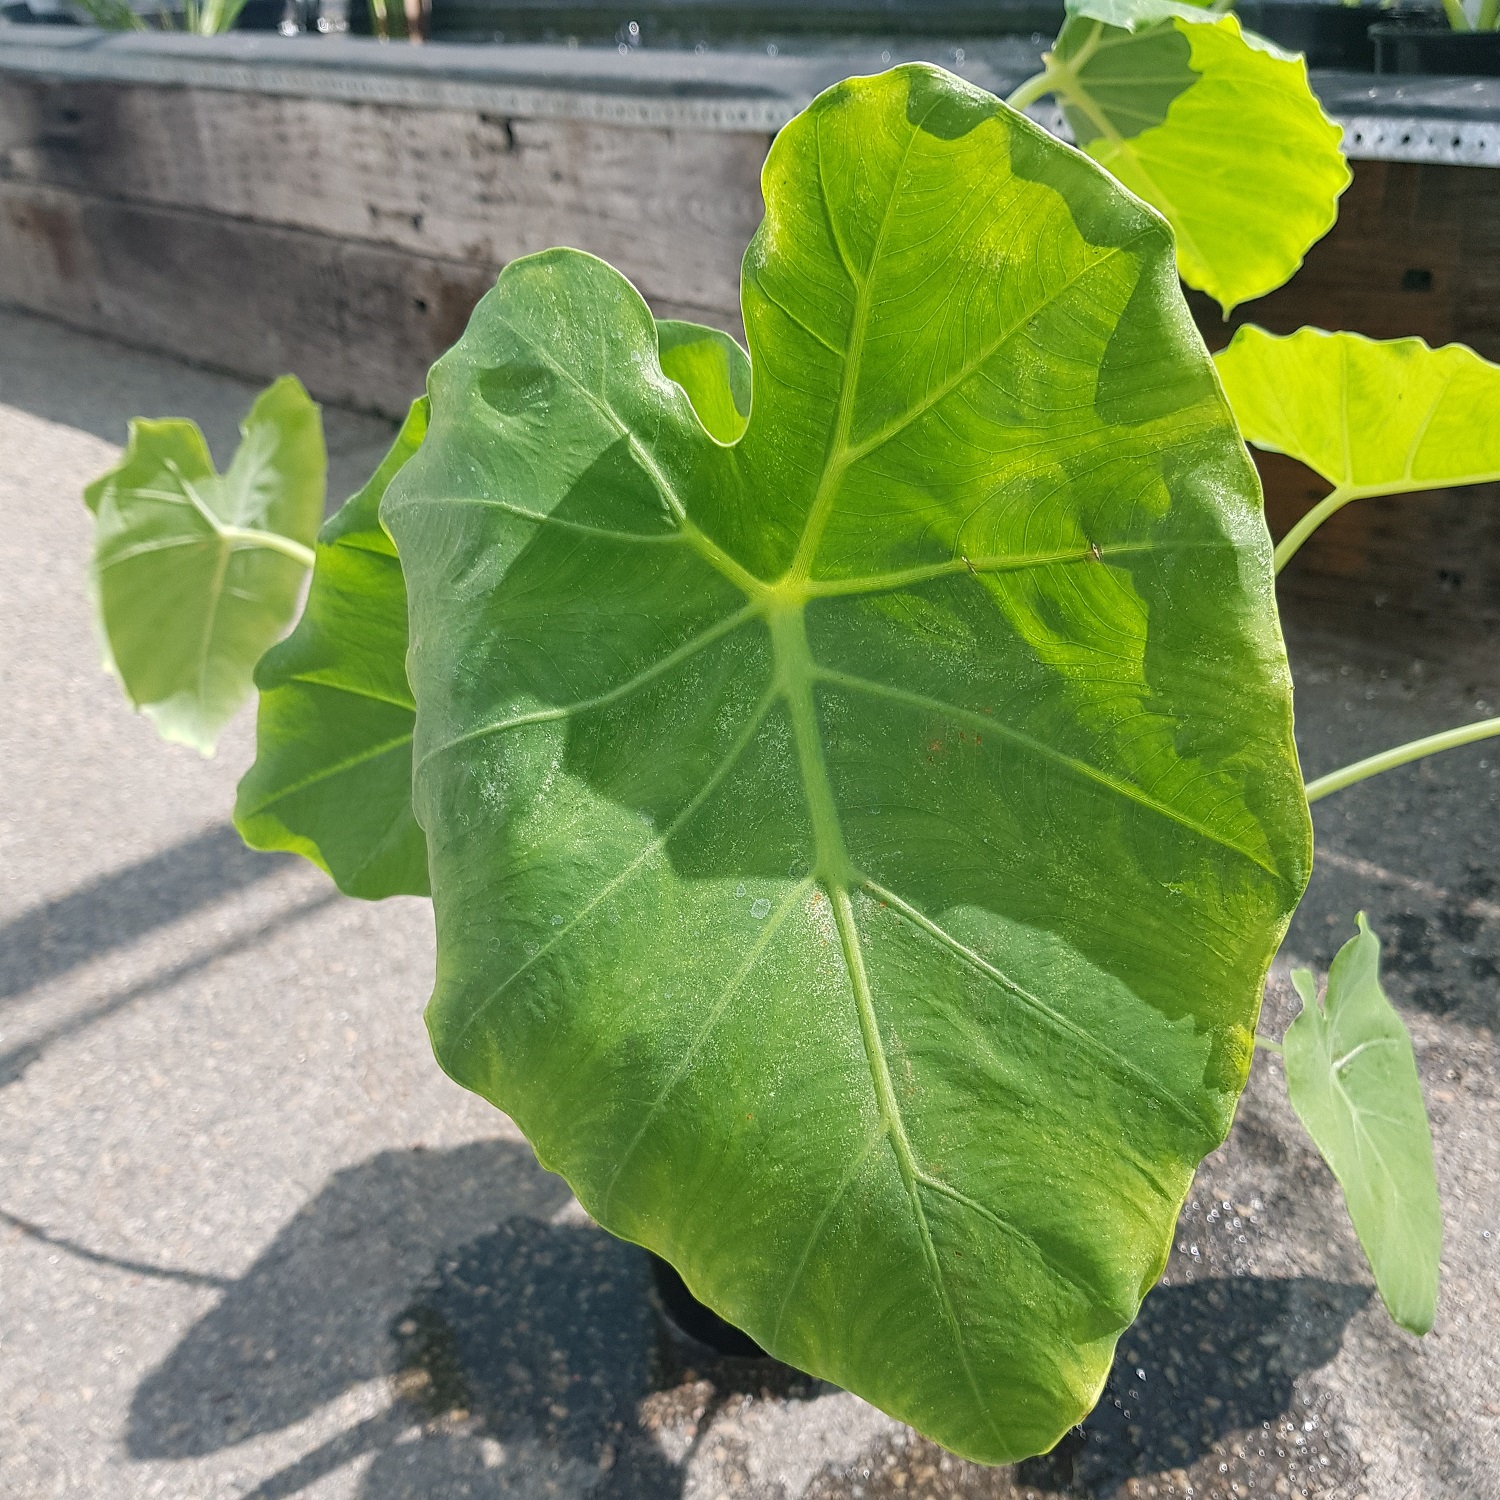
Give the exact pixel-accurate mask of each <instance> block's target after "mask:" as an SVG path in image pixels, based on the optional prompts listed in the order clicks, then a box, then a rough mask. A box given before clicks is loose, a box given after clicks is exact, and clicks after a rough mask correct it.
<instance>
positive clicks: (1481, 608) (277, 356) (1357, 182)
mask: <svg viewBox="0 0 1500 1500" xmlns="http://www.w3.org/2000/svg"><path fill="white" fill-rule="evenodd" d="M770 139H771V134H770V130H769V128H758V127H757V128H726V127H725V126H724V125H723V124H722V123H719V124H717V125H714V126H712V127H710V126H707V125H701V124H700V125H694V124H692V123H686V124H668V125H663V124H650V123H641V122H639V121H635V122H630V121H620V120H605V119H599V118H562V117H555V116H547V117H532V116H529V115H527V114H525V113H524V112H518V111H516V110H510V109H499V108H496V109H489V108H480V107H457V106H453V105H452V104H451V103H443V102H442V101H441V99H439V100H438V102H436V103H433V102H428V103H401V102H391V101H390V100H365V99H358V98H349V97H329V96H318V95H315V94H307V93H299V92H298V91H297V90H296V89H291V90H286V89H283V90H282V91H281V92H277V91H276V90H274V89H272V90H270V91H268V92H261V91H256V90H254V89H252V88H248V87H246V88H226V87H211V86H196V85H193V84H181V83H152V82H141V81H126V82H121V81H110V80H101V79H98V78H78V77H68V78H64V77H49V76H46V75H45V74H34V73H33V74H26V73H22V72H0V302H6V303H9V304H11V305H15V306H19V307H22V308H25V309H28V310H31V311H34V312H39V313H44V314H47V315H50V316H53V317H56V318H59V319H61V320H63V321H66V322H68V323H71V324H74V325H76V326H78V327H82V328H85V329H89V330H92V331H96V332H101V333H106V334H109V335H112V336H114V337H117V338H119V339H121V340H124V341H126V342H129V343H132V344H136V345H140V346H144V347H148V348H152V349H157V350H161V351H163V352H167V353H171V354H174V355H178V356H180V357H183V358H186V359H190V360H194V361H197V362H199V363H203V364H206V365H211V366H216V367H219V368H222V369H226V370H229V371H233V372H235V373H238V374H243V375H247V376H250V377H253V378H257V379H261V378H270V377H271V376H274V375H276V374H279V373H281V372H283V371H287V370H292V371H295V372H296V373H297V374H298V375H300V376H301V377H302V379H303V380H304V381H305V382H306V383H307V385H308V386H309V388H310V389H311V390H312V391H313V392H314V393H315V394H316V395H317V396H319V397H320V398H322V399H324V400H329V401H333V402H338V403H341V404H346V405H350V406H355V407H362V408H368V409H373V410H376V411H380V412H384V413H386V414H388V415H391V416H397V415H399V414H400V413H401V412H403V411H404V409H405V407H406V404H407V402H408V401H409V400H410V398H411V397H412V396H413V395H414V394H416V393H417V392H418V391H419V390H420V389H421V387H422V382H423V377H424V375H425V372H426V370H427V367H428V366H429V365H430V364H431V362H432V361H433V360H434V359H435V358H436V357H437V356H438V355H439V354H440V353H441V352H442V351H443V350H444V349H445V348H446V347H447V346H448V345H449V344H450V343H451V342H452V341H453V340H454V339H455V338H456V337H457V335H458V333H459V332H460V331H461V329H462V327H463V324H464V321H465V320H466V318H467V317H468V314H469V311H470V310H471V308H472V307H473V305H474V303H475V302H476V301H477V300H478V298H479V297H480V296H482V295H483V293H484V291H485V289H486V288H487V287H488V286H489V285H490V284H491V282H492V281H493V278H494V276H495V275H496V274H497V273H498V271H499V270H500V268H501V267H502V266H503V265H505V264H506V262H508V261H509V260H511V259H513V258H514V257H515V256H518V255H524V254H527V253H530V252H532V251H536V250H540V249H544V248H546V247H548V246H551V245H572V246H575V247H577V248H579V249H583V250H588V251H591V252H593V253H594V254H597V255H600V256H602V257H603V258H604V259H606V260H608V261H609V262H610V263H611V264H613V265H615V266H618V267H619V268H620V269H621V270H622V271H623V272H624V273H625V274H626V275H627V276H629V277H630V278H631V280H632V281H633V282H634V283H635V284H636V286H637V287H639V288H640V290H641V292H642V294H643V295H644V296H645V297H646V299H647V301H648V302H650V303H651V305H652V307H653V308H654V309H655V310H656V311H657V312H658V314H661V315H667V316H677V317H688V318H694V319H696V320H699V321H702V322H708V323H713V324H716V325H718V326H720V327H724V328H728V329H730V330H731V331H734V332H736V333H739V332H740V331H741V328H740V320H739V266H740V258H741V256H742V254H743V252H744V248H745V245H746V243H747V242H748V240H749V238H750V236H751V234H752V233H753V232H754V229H755V226H756V224H757V223H758V222H759V220H760V216H761V211H762V205H761V197H760V185H759V175H760V169H761V165H762V163H763V161H764V158H765V154H766V151H767V149H768V147H769V143H770ZM1354 165H1355V177H1354V184H1353V186H1352V187H1351V188H1350V190H1349V192H1348V194H1347V195H1346V196H1345V198H1344V201H1343V204H1342V212H1341V215H1340V218H1339V222H1338V224H1337V226H1336V227H1335V229H1334V230H1333V232H1332V233H1331V234H1329V235H1328V236H1327V238H1326V239H1324V240H1323V241H1322V242H1320V243H1319V244H1318V245H1316V246H1314V247H1313V249H1312V251H1311V252H1310V254H1309V255H1308V258H1307V263H1306V265H1305V266H1304V267H1303V269H1302V271H1301V272H1300V273H1299V274H1298V276H1297V277H1296V278H1295V279H1294V280H1293V281H1292V282H1291V283H1290V284H1289V285H1288V286H1286V287H1284V288H1283V289H1281V290H1280V291H1278V292H1276V293H1274V294H1272V295H1271V296H1269V297H1266V298H1263V299H1261V300H1260V301H1258V302H1255V303H1251V304H1248V305H1247V306H1245V307H1242V308H1240V309H1237V311H1236V313H1235V315H1234V317H1233V318H1232V319H1231V320H1230V321H1229V322H1228V323H1226V322H1224V321H1223V320H1222V319H1221V318H1220V316H1219V313H1218V309H1217V308H1216V307H1214V306H1212V305H1211V304H1209V303H1208V302H1207V301H1206V299H1202V298H1198V297H1196V296H1195V297H1193V299H1192V301H1193V304H1194V311H1195V313H1196V314H1197V316H1198V318H1199V323H1200V326H1201V327H1202V329H1203V332H1204V336H1205V338H1206V339H1207V341H1208V343H1209V345H1210V347H1218V346H1220V345H1222V344H1223V343H1224V342H1225V341H1226V340H1227V339H1228V337H1229V335H1230V334H1231V333H1232V331H1233V329H1234V328H1235V327H1236V326H1238V325H1239V324H1241V323H1243V322H1255V323H1259V324H1261V325H1262V326H1265V327H1268V328H1271V329H1272V330H1274V331H1277V332H1290V331H1292V330H1293V329H1295V328H1297V327H1299V326H1301V325H1302V324H1304V323H1312V324H1316V325H1319V326H1323V327H1330V328H1350V329H1355V330H1357V331H1360V332H1364V333H1368V334H1370V335H1372V336H1375V337H1394V336H1398V335H1402V334H1417V335H1420V336H1422V337H1424V338H1426V339H1427V340H1428V341H1429V342H1431V343H1434V344H1437V343H1443V342H1447V341H1449V340H1452V339H1458V340H1462V341H1464V342H1467V343H1470V344H1472V345H1473V346H1474V347H1475V348H1477V349H1479V350H1480V352H1481V353H1484V354H1486V355H1487V356H1489V357H1490V358H1500V171H1497V170H1495V169H1493V168H1489V167H1475V166H1450V165H1438V164H1432V163H1424V164H1416V163H1410V162H1387V161H1368V160H1361V161H1358V162H1356V163H1355V164H1354ZM1497 419H1500V418H1497ZM1262 472H1263V475H1264V477H1265V481H1266V489H1267V509H1268V519H1269V520H1270V522H1271V526H1272V530H1273V532H1274V533H1277V534H1279V533H1280V532H1282V531H1284V530H1285V529H1286V528H1287V527H1288V526H1289V525H1290V524H1291V523H1292V521H1293V520H1294V519H1295V518H1296V516H1297V515H1299V514H1301V512H1302V511H1304V510H1305V509H1306V508H1307V507H1308V506H1309V505H1310V504H1311V503H1312V502H1313V500H1314V499H1315V498H1316V496H1317V495H1318V494H1319V493H1321V491H1322V488H1323V486H1322V485H1321V484H1320V483H1319V482H1318V481H1316V480H1315V479H1314V478H1313V477H1312V476H1310V475H1308V474H1307V473H1306V472H1305V471H1304V470H1302V469H1300V467H1299V466H1297V465H1295V464H1292V463H1290V462H1287V461H1283V460H1276V459H1274V458H1273V459H1270V460H1267V461H1266V462H1264V463H1263V464H1262ZM1497 499H1500V493H1496V492H1492V491H1469V492H1464V493H1460V494H1454V495H1449V496H1446V497H1445V496H1436V497H1431V498H1424V499H1421V500H1412V501H1385V502H1370V503H1367V504H1365V505H1361V506H1353V507H1350V508H1349V509H1348V510H1346V511H1345V512H1343V513H1342V514H1341V515H1340V516H1339V517H1338V518H1336V520H1335V521H1334V522H1333V523H1332V524H1331V525H1330V526H1329V527H1328V528H1327V530H1326V532H1325V533H1323V534H1320V536H1319V537H1317V538H1315V539H1314V541H1313V542H1312V543H1311V544H1310V545H1309V546H1308V548H1307V549H1306V550H1305V551H1304V553H1303V555H1302V556H1301V557H1300V558H1299V559H1298V562H1297V564H1296V567H1295V569H1294V570H1293V571H1291V572H1289V573H1288V575H1287V576H1286V578H1285V579H1284V581H1283V585H1282V588H1283V594H1284V595H1285V596H1286V597H1287V598H1288V599H1291V598H1298V599H1307V600H1309V601H1318V602H1320V603H1323V604H1327V605H1330V606H1332V607H1335V608H1338V609H1354V610H1369V609H1372V608H1389V609H1391V610H1393V611H1396V612H1400V613H1411V612H1416V613H1420V614H1424V615H1428V616H1434V617H1435V616H1437V615H1439V614H1443V613H1455V612H1456V613H1457V614H1459V615H1461V616H1466V617H1470V618H1475V617H1480V618H1483V619H1484V620H1485V621H1487V622H1489V621H1500V522H1497V521H1493V520H1492V519H1491V516H1492V514H1493V513H1494V512H1495V510H1496V501H1497ZM1492 557H1493V558H1495V559H1496V560H1497V561H1496V563H1495V565H1494V566H1492V565H1491V564H1490V563H1489V562H1488V560H1487V559H1489V558H1492Z"/></svg>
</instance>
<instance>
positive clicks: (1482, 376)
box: [1214, 325, 1500, 499]
mask: <svg viewBox="0 0 1500 1500" xmlns="http://www.w3.org/2000/svg"><path fill="white" fill-rule="evenodd" d="M1214 361H1215V363H1216V364H1217V365H1218V367H1219V378H1220V379H1221V380H1222V381H1223V382H1224V390H1225V393H1226V394H1227V395H1228V397H1229V403H1230V405H1231V406H1232V407H1233V408H1234V415H1235V419H1236V421H1238V422H1239V424H1240V431H1241V432H1242V433H1243V434H1244V436H1245V439H1246V441H1247V442H1251V443H1254V444H1255V446H1256V447H1257V448H1268V449H1270V450H1271V451H1272V452H1273V453H1285V454H1287V455H1288V456H1289V457H1291V458H1295V459H1297V460H1299V461H1300V462H1302V463H1304V464H1306V465H1307V466H1308V468H1310V469H1312V470H1314V471H1315V472H1316V473H1318V474H1321V475H1322V476H1323V478H1324V479H1326V480H1327V481H1328V482H1329V483H1330V484H1332V485H1334V486H1336V487H1337V488H1338V489H1339V490H1340V492H1341V493H1344V494H1346V495H1347V496H1348V497H1349V498H1351V499H1352V498H1355V497H1357V496H1360V495H1394V494H1400V493H1402V492H1403V491H1409V490H1430V489H1437V488H1440V487H1444V486H1448V485H1459V484H1480V483H1483V482H1485V481H1488V480H1493V479H1500V419H1497V418H1496V417H1495V416H1494V415H1493V414H1495V413H1500V365H1493V364H1491V363H1490V362H1489V361H1488V360H1484V359H1481V358H1480V357H1479V356H1478V355H1477V354H1476V353H1475V352H1474V351H1473V350H1472V349H1469V348H1466V347H1465V346H1464V345H1463V344H1445V345H1443V347H1442V348H1440V349H1433V348H1430V347H1429V346H1428V345H1427V344H1426V343H1425V342H1424V341H1423V340H1421V339H1384V340H1381V339H1368V338H1366V337H1365V336H1364V335H1363V334H1360V333H1324V332H1323V330H1322V329H1320V328H1299V329H1298V330H1297V332H1296V333H1294V334H1291V335H1289V336H1287V337H1285V338H1277V337H1276V336H1275V335H1274V334H1269V333H1267V332H1266V331H1265V329H1263V328H1256V327H1254V326H1253V325H1247V326H1246V327H1244V328H1241V329H1239V330H1238V331H1237V332H1236V333H1235V336H1234V338H1233V339H1232V340H1231V342H1230V344H1229V347H1228V348H1227V349H1223V350H1221V351H1220V352H1219V353H1218V354H1216V355H1215V356H1214ZM1486 414H1490V415H1489V419H1488V420H1486Z"/></svg>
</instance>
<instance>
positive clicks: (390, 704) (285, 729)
mask: <svg viewBox="0 0 1500 1500" xmlns="http://www.w3.org/2000/svg"><path fill="white" fill-rule="evenodd" d="M656 327H657V335H658V339H659V346H660V349H661V360H662V367H663V369H664V370H666V371H667V373H669V374H670V375H671V376H672V377H673V379H675V380H676V381H677V382H678V384H679V385H681V386H682V387H683V389H684V390H685V391H686V392H687V394H688V397H689V399H690V400H691V401H692V402H693V405H694V410H695V411H697V413H698V416H699V420H700V421H702V422H703V424H704V426H705V427H707V428H708V430H709V431H710V432H712V433H714V435H715V436H716V437H718V438H719V439H720V441H724V442H728V441H732V440H733V438H734V437H736V436H738V434H739V433H740V432H743V431H744V427H745V415H746V414H747V413H748V412H749V408H750V362H749V360H748V359H747V358H746V357H745V351H744V350H743V349H741V348H740V346H739V345H738V344H737V343H735V341H734V340H733V339H732V338H730V337H729V335H728V334H726V333H721V332H720V331H719V330H718V329H716V328H704V327H701V326H700V325H698V324H696V323H685V322H681V321H678V320H667V319H662V320H660V321H658V323H657V325H656ZM426 432H427V401H426V398H425V397H424V398H422V399H421V400H419V401H417V402H416V403H414V404H413V406H412V409H411V413H410V415H409V416H408V417H407V419H406V422H405V424H404V425H403V427H402V429H401V431H400V433H399V434H398V435H397V438H396V441H395V443H394V445H393V446H392V448H391V451H390V452H389V453H388V454H387V455H386V457H385V459H384V460H383V461H382V463H381V465H380V467H379V468H378V469H377V470H376V472H375V474H374V475H373V476H372V477H371V479H370V482H369V483H368V484H367V485H366V486H365V487H364V488H363V489H362V490H361V491H360V492H359V493H358V494H357V495H355V496H353V498H351V499H350V500H349V501H348V502H347V503H346V504H345V505H344V506H343V507H342V508H341V509H340V510H339V512H338V514H337V515H336V516H334V517H333V519H332V520H330V521H329V522H328V524H327V525H326V526H325V527H324V528H323V530H322V532H321V533H320V534H319V537H318V544H317V548H316V558H317V560H316V563H315V564H314V567H313V578H312V586H311V588H310V589H309V591H308V598H307V607H306V608H305V609H304V611H303V613H302V618H301V620H300V621H299V622H298V624H297V628H296V629H295V630H294V631H293V632H292V634H291V635H290V636H289V637H288V638H287V640H286V641H284V642H282V644H281V645H279V646H275V647H273V648H272V649H271V650H270V651H268V652H267V653H266V655H265V656H264V657H263V658H262V660H261V663H260V666H259V667H258V669H257V670H256V674H255V679H256V684H257V686H258V687H259V688H260V691H261V699H260V712H259V717H258V719H257V723H256V740H257V756H256V760H255V764H254V765H253V766H251V768H250V770H249V771H248V772H247V773H246V774H245V776H244V778H243V780H242V781H241V782H240V788H239V797H238V799H237V802H236V806H235V823H236V826H237V827H238V828H239V831H240V833H241V835H242V836H243V837H244V839H245V841H246V843H248V844H249V845H250V846H251V847H252V848H254V849H286V850H290V851H292V852H293V853H297V854H301V855H304V856H305V857H306V858H308V859H310V860H312V861H313V863H314V864H316V865H319V866H320V867H321V868H323V869H324V870H327V871H328V872H329V873H330V874H331V875H332V876H333V878H334V881H335V883H336V884H337V885H338V887H339V889H340V890H342V891H344V892H345V893H346V894H347V895H350V896H361V897H364V898H365V899H367V900H379V899H381V898H382V897H385V896H399V895H412V896H425V895H427V894H429V887H428V880H427V843H426V839H425V837H424V836H423V833H422V830H421V829H420V828H419V827H418V826H417V823H416V821H415V819H414V818H413V816H412V810H411V742H412V733H413V726H414V724H415V720H416V705H415V703H414V702H413V701H412V697H411V690H410V688H409V687H408V686H407V681H406V648H407V628H406V583H405V580H404V579H403V577H402V574H401V563H400V560H399V559H398V557H397V555H396V547H395V544H394V543H393V542H392V541H391V539H390V537H389V535H388V534H387V533H386V531H385V529H384V527H383V526H382V525H381V524H380V520H379V512H380V501H381V499H382V498H383V497H384V495H385V492H386V488H387V487H388V485H389V484H390V482H391V480H392V479H393V478H394V477H395V475H396V473H397V472H398V471H399V470H400V468H401V466H402V465H403V464H404V463H405V462H406V461H407V459H409V458H410V457H411V455H412V454H413V453H415V452H416V451H417V448H418V447H419V446H420V445H421V442H422V439H423V437H424V436H425V435H426Z"/></svg>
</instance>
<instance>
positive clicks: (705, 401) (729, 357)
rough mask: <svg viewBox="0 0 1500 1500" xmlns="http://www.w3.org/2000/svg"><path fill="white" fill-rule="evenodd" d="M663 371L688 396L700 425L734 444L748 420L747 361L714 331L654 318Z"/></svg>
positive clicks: (730, 341)
mask: <svg viewBox="0 0 1500 1500" xmlns="http://www.w3.org/2000/svg"><path fill="white" fill-rule="evenodd" d="M656 339H657V347H658V348H659V349H660V351H661V367H662V369H663V370H664V371H665V372H666V373H667V374H668V375H670V376H671V377H672V379H673V380H675V381H676V382H677V383H678V385H680V386H681V387H682V388H683V390H685V391H686V392H687V393H688V398H689V399H690V400H691V401H692V403H693V409H694V410H695V411H696V412H697V413H698V420H699V421H700V422H702V423H703V425H704V427H705V428H706V429H707V430H708V432H709V433H710V434H711V435H712V436H713V437H715V438H717V439H718V440H719V441H720V442H721V443H733V442H735V441H737V440H738V438H739V436H740V434H741V433H742V432H744V430H745V421H746V419H747V418H748V417H749V415H750V361H749V359H747V358H746V356H745V351H744V350H743V349H741V348H740V346H739V345H738V344H737V343H735V341H734V340H733V339H732V338H730V336H729V335H728V334H727V333H720V332H719V330H718V329H717V328H703V327H700V326H699V325H698V324H697V323H682V322H679V321H678V320H676V319H675V318H658V319H657V323H656Z"/></svg>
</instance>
